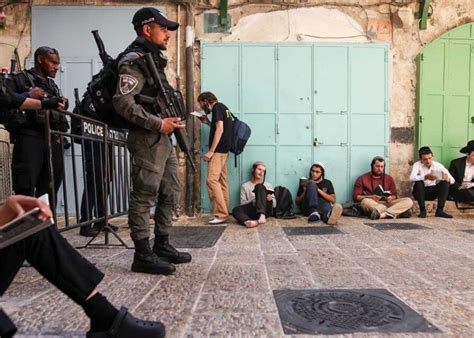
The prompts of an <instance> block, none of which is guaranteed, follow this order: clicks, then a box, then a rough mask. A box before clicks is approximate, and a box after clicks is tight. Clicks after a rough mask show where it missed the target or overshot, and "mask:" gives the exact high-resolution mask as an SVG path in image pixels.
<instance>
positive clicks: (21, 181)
mask: <svg viewBox="0 0 474 338" xmlns="http://www.w3.org/2000/svg"><path fill="white" fill-rule="evenodd" d="M59 65H60V58H59V53H58V51H57V50H56V49H54V48H50V47H39V48H38V49H37V50H36V51H35V53H34V67H33V68H32V69H29V70H25V71H23V72H19V73H16V74H15V75H14V77H13V79H12V81H11V83H10V88H11V90H12V91H13V92H16V93H20V94H24V93H28V94H29V96H30V97H32V98H40V99H42V100H43V101H44V100H45V99H48V98H54V97H56V98H60V99H61V102H62V103H63V104H62V105H61V107H63V108H66V109H67V100H66V99H65V98H62V97H61V96H62V95H61V93H60V91H59V88H58V86H57V85H56V84H55V83H54V80H53V78H54V77H55V76H56V73H57V72H58V70H59ZM44 108H45V107H44V105H43V107H42V109H38V110H25V114H24V116H25V119H24V121H23V122H22V123H19V125H17V126H15V130H14V131H13V134H14V140H15V141H14V142H15V145H14V147H13V158H12V178H13V190H14V191H15V194H17V195H20V194H21V195H28V196H36V197H38V196H41V195H43V194H45V193H48V192H49V193H50V194H51V193H52V192H51V191H49V182H50V181H51V178H50V175H49V171H48V161H49V159H48V142H47V140H46V139H45V118H46V114H45V113H46V111H45V109H44ZM49 117H50V121H49V122H50V126H51V129H52V130H57V131H63V132H64V131H67V130H68V128H69V124H68V122H67V120H66V117H65V116H64V114H63V113H61V112H60V111H58V110H57V109H51V110H50V115H49ZM60 138H61V137H60V136H59V135H51V153H52V157H53V161H52V165H53V168H52V169H53V176H54V193H57V192H58V190H59V187H60V186H61V183H62V180H63V176H64V175H63V171H64V170H63V165H64V164H63V149H62V146H61V140H60ZM55 200H57V199H55Z"/></svg>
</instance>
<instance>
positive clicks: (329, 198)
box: [295, 163, 342, 225]
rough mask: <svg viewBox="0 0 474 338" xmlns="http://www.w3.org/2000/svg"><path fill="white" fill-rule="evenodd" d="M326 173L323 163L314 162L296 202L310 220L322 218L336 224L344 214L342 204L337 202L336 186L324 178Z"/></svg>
mask: <svg viewBox="0 0 474 338" xmlns="http://www.w3.org/2000/svg"><path fill="white" fill-rule="evenodd" d="M324 173H325V170H324V166H323V164H322V163H315V164H313V165H312V166H311V168H310V169H309V177H310V178H309V179H308V180H307V181H304V182H301V183H300V186H299V188H298V192H297V193H296V195H297V196H296V198H295V202H296V204H298V206H299V207H300V208H301V210H302V211H303V213H304V214H305V215H306V216H308V222H317V221H319V220H322V221H323V222H324V223H326V224H329V225H335V224H337V221H338V220H339V218H340V217H341V215H342V206H341V205H340V204H339V203H336V193H335V192H334V187H333V185H332V182H331V181H330V180H327V179H325V178H324ZM333 203H335V204H334V206H333Z"/></svg>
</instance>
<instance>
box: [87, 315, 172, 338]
mask: <svg viewBox="0 0 474 338" xmlns="http://www.w3.org/2000/svg"><path fill="white" fill-rule="evenodd" d="M165 330H166V329H165V326H164V325H163V323H160V322H158V321H156V322H153V321H148V320H140V319H137V318H135V317H133V316H132V315H131V314H130V313H129V312H128V311H127V309H126V308H124V307H122V308H121V309H120V311H119V313H118V314H117V316H116V317H115V319H114V322H113V324H112V326H111V327H110V328H109V329H108V330H107V331H103V332H90V331H89V332H87V335H86V337H87V338H130V337H140V338H162V337H164V336H165V333H166V332H165Z"/></svg>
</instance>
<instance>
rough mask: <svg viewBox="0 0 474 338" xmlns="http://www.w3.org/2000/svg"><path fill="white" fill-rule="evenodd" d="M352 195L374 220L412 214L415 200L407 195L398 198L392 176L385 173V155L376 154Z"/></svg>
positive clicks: (404, 216)
mask: <svg viewBox="0 0 474 338" xmlns="http://www.w3.org/2000/svg"><path fill="white" fill-rule="evenodd" d="M352 196H353V199H354V201H356V202H360V205H361V209H362V211H363V212H364V214H366V215H368V216H369V218H370V219H372V220H375V219H383V218H397V217H398V218H408V217H410V216H411V207H412V206H413V201H412V200H411V199H410V198H407V197H403V198H398V195H397V187H396V186H395V182H394V180H393V178H392V176H390V175H389V174H386V173H385V159H384V158H383V157H380V156H375V157H374V158H373V159H372V162H371V164H370V171H369V172H368V173H365V174H363V175H361V176H359V177H358V178H357V180H356V182H355V184H354V191H353V195H352Z"/></svg>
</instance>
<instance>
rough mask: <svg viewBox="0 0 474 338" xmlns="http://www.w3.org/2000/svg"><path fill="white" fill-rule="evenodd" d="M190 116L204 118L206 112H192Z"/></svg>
mask: <svg viewBox="0 0 474 338" xmlns="http://www.w3.org/2000/svg"><path fill="white" fill-rule="evenodd" d="M189 114H191V115H194V116H196V117H203V116H204V115H206V114H204V112H202V111H192V112H190V113H189Z"/></svg>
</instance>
